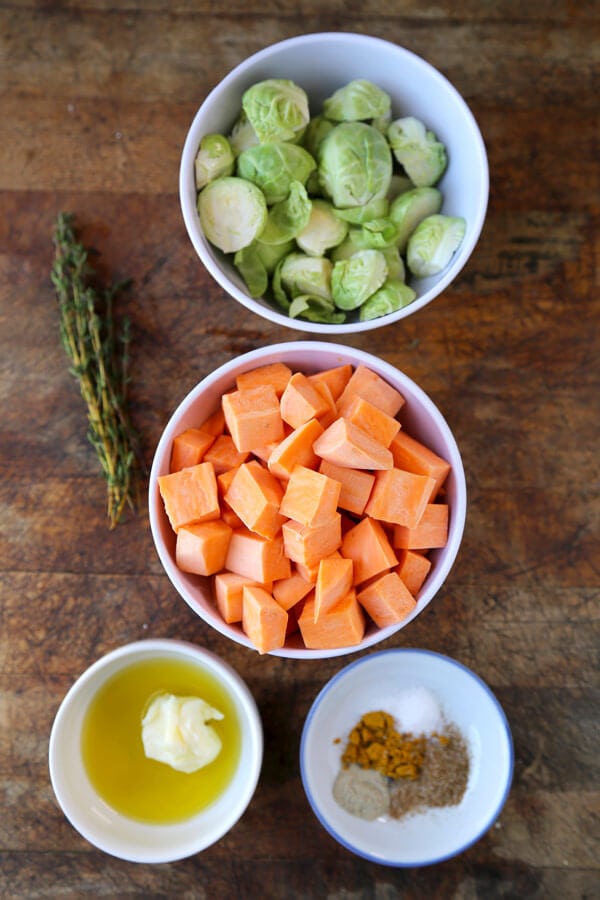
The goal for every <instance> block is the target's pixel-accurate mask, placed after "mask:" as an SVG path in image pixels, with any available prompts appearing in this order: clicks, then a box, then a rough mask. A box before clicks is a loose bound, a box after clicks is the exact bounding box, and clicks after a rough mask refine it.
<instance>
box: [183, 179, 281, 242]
mask: <svg viewBox="0 0 600 900" xmlns="http://www.w3.org/2000/svg"><path fill="white" fill-rule="evenodd" d="M198 215H199V216H200V224H201V225H202V228H203V230H204V234H205V235H206V237H207V239H208V240H209V241H210V242H211V244H214V245H215V247H218V248H219V249H220V250H222V251H223V252H224V253H236V252H237V251H238V250H241V249H242V247H248V246H249V245H250V244H251V243H252V241H253V240H254V239H255V238H257V237H258V235H259V234H260V233H261V232H262V230H263V228H264V227H265V224H266V222H267V202H266V200H265V196H264V194H263V192H262V191H261V190H260V188H257V187H256V185H255V184H252V182H250V181H245V180H244V179H243V178H237V177H236V176H235V175H223V176H222V177H221V178H216V179H215V180H214V181H210V182H209V183H208V184H207V185H206V187H205V188H203V189H202V190H201V191H200V193H199V194H198Z"/></svg>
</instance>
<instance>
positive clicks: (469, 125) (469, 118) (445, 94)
mask: <svg viewBox="0 0 600 900" xmlns="http://www.w3.org/2000/svg"><path fill="white" fill-rule="evenodd" d="M316 61H318V64H315V63H316ZM266 78H289V79H291V80H292V81H295V82H296V83H297V84H298V85H300V86H301V87H303V88H304V89H305V90H306V92H307V94H308V97H309V101H310V107H311V111H312V112H313V114H316V112H318V111H320V109H321V105H322V102H323V100H324V99H325V98H326V97H328V96H329V95H330V94H332V93H333V91H334V90H336V89H337V88H339V87H342V86H343V85H345V84H347V83H348V82H349V81H351V80H352V79H355V78H363V79H367V80H370V81H372V82H374V83H375V84H377V85H379V86H380V87H381V88H383V89H384V90H385V91H387V92H388V93H389V95H390V96H391V98H392V112H393V116H394V118H397V117H399V116H400V115H402V116H406V115H409V116H410V115H412V116H416V117H417V118H420V119H422V120H423V121H424V122H425V123H426V124H427V126H428V127H429V128H430V129H431V130H433V131H434V133H435V134H436V135H437V136H438V138H439V139H440V140H441V141H442V142H443V143H444V144H445V145H446V148H447V150H448V159H449V164H448V168H447V171H446V172H445V174H444V176H443V178H442V179H441V180H440V182H439V188H440V190H441V191H442V193H443V196H444V204H443V207H442V212H443V213H445V214H447V215H452V216H463V217H464V218H465V220H466V223H467V230H466V234H465V237H464V240H463V242H462V244H461V246H460V248H459V249H458V251H457V252H456V253H455V254H454V256H453V258H452V260H451V262H450V263H449V264H448V266H447V267H446V269H445V270H444V271H443V272H441V273H440V274H439V275H437V276H432V277H430V278H422V279H413V280H412V281H411V285H412V287H413V288H414V289H415V290H416V292H417V297H416V299H415V300H414V301H413V302H412V303H411V304H410V305H409V306H406V307H404V309H401V310H399V311H397V312H395V313H391V314H389V315H387V316H383V317H381V318H379V319H372V320H371V321H367V322H346V323H344V324H342V325H322V324H318V323H313V322H306V321H303V320H301V319H290V318H289V317H288V316H287V315H285V314H284V313H282V312H281V311H278V310H277V309H276V308H275V307H274V306H272V305H271V304H269V303H268V302H267V301H266V300H263V299H253V298H252V297H250V295H249V294H248V292H247V290H246V286H245V284H244V281H243V279H242V278H241V277H240V275H239V273H238V272H237V271H236V269H235V267H234V266H233V265H232V263H231V261H230V260H229V259H226V258H225V256H224V255H223V254H222V253H221V252H220V251H219V250H217V249H215V248H214V247H213V246H211V244H210V243H209V242H208V241H207V240H206V238H205V236H204V234H203V231H202V228H201V226H200V221H199V218H198V214H197V210H196V188H195V181H194V158H195V156H196V153H197V150H198V146H199V144H200V140H201V138H202V137H203V136H204V135H206V134H209V133H211V132H220V133H225V134H228V133H229V132H230V129H231V127H232V125H233V123H234V122H235V121H236V119H237V117H238V115H239V111H240V109H241V101H242V95H243V93H244V91H245V90H246V89H247V88H248V87H250V86H251V85H252V84H255V83H256V82H258V81H261V80H263V79H266ZM488 192H489V173H488V163H487V155H486V151H485V146H484V142H483V139H482V137H481V133H480V131H479V128H478V126H477V123H476V121H475V119H474V118H473V115H472V113H471V111H470V110H469V108H468V106H467V104H466V103H465V101H464V100H463V98H462V97H461V96H460V94H459V93H458V92H457V90H456V89H455V88H454V87H453V85H452V84H450V82H449V81H448V80H447V79H446V78H445V77H444V76H443V75H442V74H441V73H440V72H439V71H437V70H436V69H435V68H433V66H431V65H430V64H429V63H428V62H426V61H425V60H424V59H422V58H421V57H419V56H416V55H415V54H414V53H412V52H411V51H409V50H406V49H404V48H403V47H399V46H397V45H396V44H392V43H390V42H388V41H384V40H381V39H379V38H374V37H369V36H367V35H362V34H349V33H343V32H340V33H336V32H333V33H321V34H307V35H302V36H300V37H294V38H291V39H289V40H285V41H281V42H280V43H277V44H273V45H272V46H269V47H266V48H265V49H263V50H260V51H259V52H258V53H255V54H254V55H252V56H250V57H248V59H246V60H244V61H243V62H242V63H240V64H239V65H238V66H236V67H235V68H234V69H233V70H232V71H231V72H229V74H228V75H226V76H225V78H223V80H222V81H221V82H220V83H219V84H218V85H217V86H216V87H215V88H214V89H213V90H212V91H211V92H210V93H209V94H208V96H207V97H206V98H205V99H204V101H203V103H202V105H201V106H200V108H199V110H198V112H197V113H196V115H195V117H194V119H193V121H192V124H191V126H190V129H189V132H188V134H187V137H186V139H185V143H184V147H183V153H182V157H181V165H180V172H179V194H180V201H181V209H182V213H183V219H184V222H185V226H186V228H187V232H188V234H189V237H190V240H191V242H192V244H193V246H194V249H195V250H196V253H197V254H198V256H199V257H200V259H201V260H202V262H203V263H204V265H205V266H206V268H207V269H208V271H209V272H210V274H211V275H212V276H213V278H214V279H215V280H216V281H217V282H218V283H219V284H220V285H221V287H222V288H224V290H225V291H227V293H228V294H230V295H231V296H232V297H234V298H235V299H236V300H237V301H239V303H241V304H243V305H244V306H245V307H247V309H250V310H252V311H253V312H255V313H257V314H258V315H260V316H263V317H264V318H266V319H269V320H270V321H271V322H275V323H277V324H279V325H284V326H287V327H288V328H294V329H298V330H301V331H312V332H319V333H321V334H342V333H344V332H359V331H368V330H370V329H373V328H379V327H381V326H383V325H389V324H391V323H392V322H397V321H399V320H400V319H403V318H404V317H406V316H410V315H412V314H413V313H415V312H417V310H419V309H422V308H423V307H424V306H426V305H427V304H428V303H430V302H431V301H432V300H433V299H434V298H435V297H437V296H438V295H439V294H440V293H441V292H442V291H443V290H444V289H445V288H446V287H447V286H448V285H449V284H450V283H451V282H452V281H454V279H455V278H456V276H457V275H458V273H459V272H460V271H461V269H462V268H463V267H464V266H465V264H466V263H467V261H468V259H469V257H470V256H471V253H472V252H473V249H474V247H475V245H476V243H477V241H478V239H479V235H480V233H481V229H482V227H483V222H484V219H485V214H486V210H487V203H488Z"/></svg>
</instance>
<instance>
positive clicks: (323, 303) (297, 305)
mask: <svg viewBox="0 0 600 900" xmlns="http://www.w3.org/2000/svg"><path fill="white" fill-rule="evenodd" d="M288 315H290V316H291V317H292V319H306V320H307V321H309V322H325V323H327V324H329V325H340V324H341V323H342V322H343V321H345V319H346V314H345V313H343V312H340V311H339V309H336V308H335V306H334V305H333V303H332V301H331V300H324V299H323V297H317V296H315V295H314V294H300V295H299V296H298V297H295V298H294V299H293V300H292V302H291V303H290V306H289V309H288Z"/></svg>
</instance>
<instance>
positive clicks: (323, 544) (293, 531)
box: [281, 513, 342, 581]
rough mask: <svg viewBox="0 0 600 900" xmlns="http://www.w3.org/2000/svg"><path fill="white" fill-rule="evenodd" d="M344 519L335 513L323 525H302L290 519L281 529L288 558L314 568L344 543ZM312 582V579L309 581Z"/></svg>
mask: <svg viewBox="0 0 600 900" xmlns="http://www.w3.org/2000/svg"><path fill="white" fill-rule="evenodd" d="M341 522H342V517H341V516H340V514H339V513H335V514H334V515H333V517H332V518H331V519H329V521H326V522H323V523H322V524H321V525H301V524H300V522H294V521H293V520H292V519H290V520H289V521H288V522H284V523H283V525H282V528H281V533H282V536H283V544H284V548H285V554H286V556H287V557H288V558H289V559H291V560H293V561H294V562H295V563H299V564H300V565H302V566H307V567H309V568H310V567H312V566H315V565H317V564H318V562H319V560H321V559H322V558H323V557H324V556H329V554H330V553H333V551H334V550H337V549H338V547H339V546H340V545H341V543H342V527H341ZM307 580H309V581H310V580H311V579H307Z"/></svg>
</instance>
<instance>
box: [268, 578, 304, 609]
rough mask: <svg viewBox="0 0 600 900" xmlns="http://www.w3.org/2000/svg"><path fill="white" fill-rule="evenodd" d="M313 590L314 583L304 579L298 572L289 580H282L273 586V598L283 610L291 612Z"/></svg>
mask: <svg viewBox="0 0 600 900" xmlns="http://www.w3.org/2000/svg"><path fill="white" fill-rule="evenodd" d="M312 589H313V585H312V583H311V582H310V581H307V580H306V578H303V577H302V575H301V574H300V572H298V571H297V570H296V571H294V572H292V574H291V575H290V577H289V578H282V579H281V580H280V581H276V582H275V583H274V584H273V597H274V598H275V600H277V602H278V603H279V605H280V606H281V607H282V608H283V609H285V610H289V609H291V608H292V606H295V605H296V603H298V602H299V601H300V600H302V599H303V597H306V595H307V594H308V593H310V591H312Z"/></svg>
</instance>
